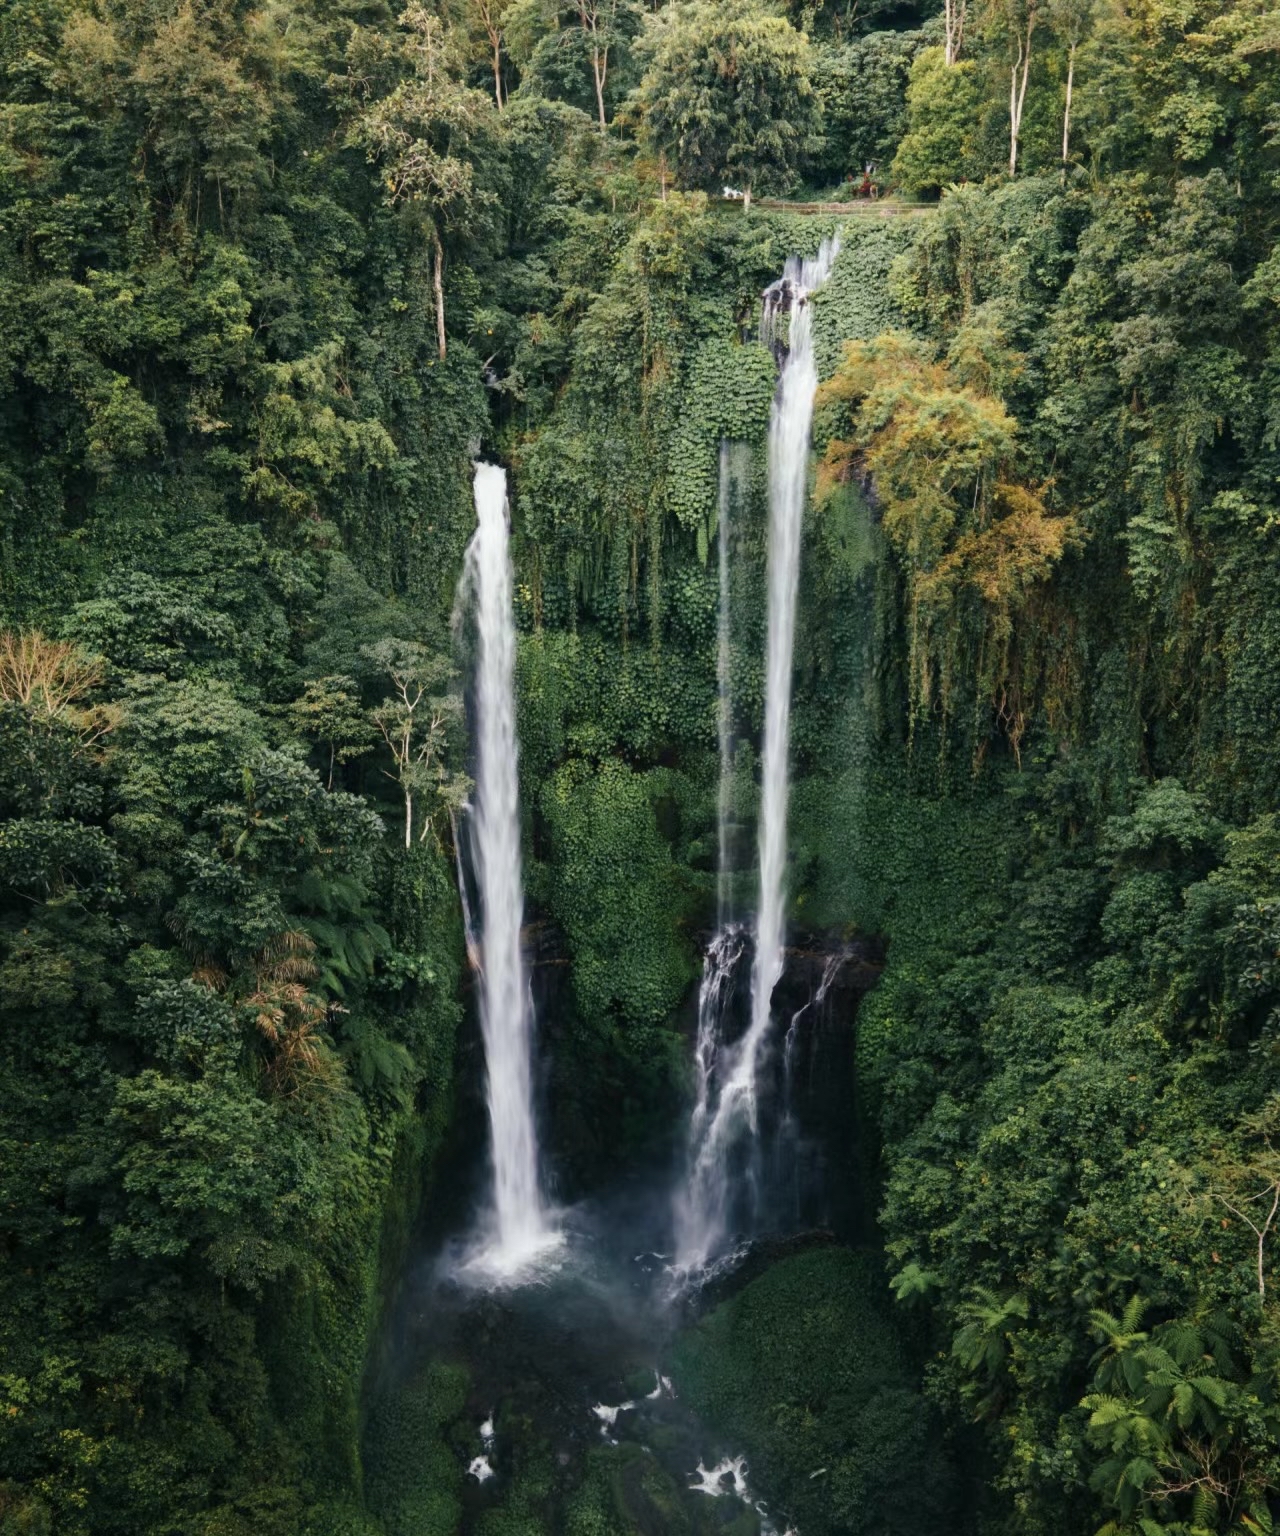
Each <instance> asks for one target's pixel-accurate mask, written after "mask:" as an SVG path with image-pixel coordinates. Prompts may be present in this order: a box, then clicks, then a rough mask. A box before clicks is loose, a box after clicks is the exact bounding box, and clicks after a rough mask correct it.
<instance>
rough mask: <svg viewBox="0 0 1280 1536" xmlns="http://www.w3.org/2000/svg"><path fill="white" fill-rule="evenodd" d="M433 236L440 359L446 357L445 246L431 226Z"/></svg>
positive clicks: (433, 277)
mask: <svg viewBox="0 0 1280 1536" xmlns="http://www.w3.org/2000/svg"><path fill="white" fill-rule="evenodd" d="M431 236H432V239H433V240H434V241H435V247H436V259H435V271H434V273H433V275H432V287H433V288H434V289H435V291H436V342H437V343H438V345H439V347H440V357H441V360H443V358H444V355H445V347H446V344H445V339H444V246H442V245H441V244H440V231H439V230H438V229H436V227H435V225H434V224H433V225H432V226H431Z"/></svg>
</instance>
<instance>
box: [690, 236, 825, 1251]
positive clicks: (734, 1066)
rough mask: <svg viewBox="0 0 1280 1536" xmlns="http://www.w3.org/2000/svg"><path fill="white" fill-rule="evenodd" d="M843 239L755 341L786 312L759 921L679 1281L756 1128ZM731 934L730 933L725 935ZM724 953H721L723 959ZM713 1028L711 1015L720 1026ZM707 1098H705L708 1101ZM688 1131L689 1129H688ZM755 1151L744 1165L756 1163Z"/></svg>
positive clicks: (788, 287)
mask: <svg viewBox="0 0 1280 1536" xmlns="http://www.w3.org/2000/svg"><path fill="white" fill-rule="evenodd" d="M839 249H840V242H839V237H838V236H832V237H831V238H830V239H828V240H824V241H823V243H822V246H821V248H820V249H819V251H818V254H817V256H816V257H813V258H801V257H797V256H792V257H790V258H789V259H788V261H787V265H786V268H785V269H784V271H783V274H782V277H781V278H780V279H779V280H778V281H777V282H776V283H773V284H771V285H770V287H769V288H768V289H766V291H765V295H764V306H763V312H762V315H761V321H760V336H761V340H762V341H763V342H764V343H765V344H766V345H767V346H770V347H772V348H773V349H774V350H775V352H776V351H779V350H780V349H781V347H782V345H783V339H782V334H781V332H782V317H783V316H788V317H789V334H788V336H787V339H786V343H785V346H786V351H785V356H784V358H783V362H782V372H781V377H780V379H779V381H778V391H777V394H776V396H775V397H774V402H773V411H772V414H771V416H770V419H769V586H768V640H767V644H766V651H765V722H764V743H763V751H762V757H763V770H762V780H761V794H760V848H759V856H760V895H759V904H758V907H757V910H756V921H755V953H754V957H753V961H752V970H751V1017H750V1021H749V1022H748V1025H747V1028H746V1031H745V1033H744V1034H743V1036H742V1038H741V1039H740V1040H739V1041H738V1042H737V1044H736V1046H734V1047H733V1048H732V1057H731V1059H730V1060H729V1061H728V1063H727V1064H726V1067H725V1070H724V1071H723V1072H717V1071H716V1070H715V1065H716V1064H715V1063H714V1061H713V1062H712V1063H711V1065H710V1067H709V1068H708V1071H707V1074H706V1081H705V1082H704V1081H703V1076H704V1074H703V1066H702V1063H701V1061H700V1062H699V1066H698V1072H699V1087H698V1093H699V1103H700V1104H701V1116H700V1117H699V1103H695V1107H694V1120H695V1122H699V1123H698V1124H697V1126H696V1134H694V1135H693V1136H692V1137H691V1149H692V1155H691V1159H690V1167H689V1179H688V1186H687V1188H686V1189H685V1190H684V1191H683V1192H682V1193H681V1195H680V1197H679V1198H678V1200H677V1207H676V1259H675V1267H676V1271H677V1273H679V1274H690V1273H696V1272H697V1271H698V1270H701V1269H703V1268H705V1267H706V1265H707V1263H708V1262H709V1261H710V1260H711V1259H713V1258H714V1257H716V1256H717V1255H718V1254H719V1252H720V1249H721V1246H722V1244H723V1242H724V1239H725V1237H726V1235H727V1228H728V1220H729V1215H730V1210H731V1206H732V1204H733V1190H732V1187H731V1183H732V1179H733V1161H732V1154H733V1151H734V1147H735V1145H736V1144H737V1142H738V1139H739V1137H740V1135H741V1134H742V1133H743V1132H744V1131H745V1132H746V1133H747V1134H748V1135H750V1136H751V1137H752V1139H753V1141H754V1138H755V1136H756V1132H757V1128H758V1127H757V1115H756V1108H757V1105H756V1087H757V1074H758V1070H759V1065H760V1058H761V1051H762V1048H763V1046H764V1043H765V1040H766V1038H767V1036H768V1033H769V1025H770V1022H771V1019H772V1000H773V990H774V988H775V987H776V986H777V984H778V981H779V978H780V977H781V975H782V958H783V955H782V951H783V942H784V939H785V936H786V863H787V803H788V798H789V790H790V784H789V778H788V757H789V749H790V737H791V666H792V653H793V649H794V644H795V627H796V600H797V597H798V594H799V585H800V542H801V530H802V526H803V522H804V508H805V502H806V499H807V492H808V478H809V435H810V428H811V426H812V423H813V400H814V395H815V394H816V393H817V388H818V367H817V361H816V359H815V356H814V350H813V323H812V322H813V317H812V313H811V308H810V304H809V295H810V294H811V293H812V292H813V291H814V289H816V288H818V287H820V286H821V285H822V284H823V283H824V282H825V281H826V279H827V277H828V275H829V274H830V272H831V268H832V265H833V263H834V262H835V259H836V256H837V254H838V253H839ZM723 937H724V938H726V939H727V937H728V935H727V934H726V935H723ZM716 949H717V946H716V945H713V946H712V951H710V952H708V956H707V966H708V970H707V971H704V975H703V985H702V994H701V995H700V998H699V1045H700V1046H701V1043H702V1034H703V1020H702V1002H703V998H704V997H706V996H707V995H708V992H709V989H711V983H712V982H713V981H714V989H711V990H712V995H720V996H722V995H723V994H724V992H725V991H726V990H727V985H728V983H727V980H724V979H720V980H715V979H714V978H713V976H712V974H711V967H712V964H713V960H715V959H716V954H715V952H716ZM729 953H730V951H729V949H728V946H727V944H726V945H724V946H722V948H721V951H720V959H719V961H718V962H717V963H719V964H723V963H724V960H726V959H727V958H728V954H729ZM716 1022H717V1025H718V1020H717V1021H716ZM713 1078H718V1079H719V1097H718V1099H717V1101H716V1103H715V1107H714V1109H712V1108H711V1106H710V1091H711V1081H712V1079H713ZM704 1091H705V1093H706V1098H705V1099H704V1097H703V1095H704ZM690 1129H691V1132H693V1131H695V1126H694V1125H691V1127H690ZM756 1161H757V1159H756V1157H755V1155H754V1149H753V1155H752V1157H751V1158H750V1159H749V1160H748V1166H750V1167H754V1166H755V1163H756Z"/></svg>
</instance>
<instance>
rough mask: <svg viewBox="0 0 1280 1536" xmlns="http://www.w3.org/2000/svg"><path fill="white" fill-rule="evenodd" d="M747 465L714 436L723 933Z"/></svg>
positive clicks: (719, 912) (719, 911)
mask: <svg viewBox="0 0 1280 1536" xmlns="http://www.w3.org/2000/svg"><path fill="white" fill-rule="evenodd" d="M750 465H751V449H750V446H749V445H748V444H747V443H740V442H730V441H729V439H728V438H724V437H722V438H721V439H720V488H719V501H718V508H717V518H716V529H717V532H716V545H717V562H718V566H719V575H720V611H719V616H718V621H717V626H716V693H717V697H716V734H717V736H718V738H719V746H720V789H719V794H718V796H717V800H716V851H717V860H716V927H717V929H718V930H719V931H720V932H723V930H724V926H725V924H726V922H727V921H728V920H729V918H730V916H731V910H732V905H733V850H732V848H731V846H730V823H731V821H732V818H733V812H734V804H733V674H732V661H733V625H732V622H731V617H732V605H731V603H730V587H731V583H730V565H729V533H730V528H731V526H732V524H731V518H732V515H733V507H734V503H735V501H739V502H740V501H741V498H742V496H743V494H744V492H745V489H746V485H747V476H748V472H749V470H750Z"/></svg>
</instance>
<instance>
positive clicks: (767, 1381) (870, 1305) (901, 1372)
mask: <svg viewBox="0 0 1280 1536" xmlns="http://www.w3.org/2000/svg"><path fill="white" fill-rule="evenodd" d="M887 1304H888V1298H887V1296H886V1294H885V1292H884V1285H883V1280H882V1278H881V1276H880V1275H879V1274H878V1273H877V1270H876V1266H875V1264H874V1262H872V1261H869V1260H867V1259H865V1258H863V1257H862V1256H860V1255H858V1254H854V1253H851V1252H849V1251H848V1250H845V1249H831V1250H818V1251H816V1252H812V1253H807V1254H802V1255H800V1256H798V1257H796V1258H791V1259H784V1260H782V1261H781V1262H779V1263H778V1264H775V1265H774V1266H773V1268H772V1269H770V1270H769V1271H768V1273H767V1274H765V1275H764V1276H762V1277H761V1278H760V1279H758V1280H755V1281H753V1282H752V1283H751V1284H750V1285H748V1286H747V1287H746V1289H745V1290H743V1291H741V1292H740V1293H739V1294H738V1295H736V1296H734V1297H733V1298H732V1299H731V1300H730V1301H727V1302H724V1303H723V1304H722V1305H721V1306H719V1307H718V1308H716V1309H715V1310H714V1311H713V1312H711V1313H710V1314H709V1315H708V1316H707V1317H706V1318H705V1319H704V1320H703V1321H702V1322H701V1324H700V1325H699V1326H698V1327H697V1328H696V1329H695V1330H693V1331H692V1332H691V1333H690V1334H688V1335H686V1336H685V1337H684V1338H683V1339H682V1340H681V1343H680V1348H679V1353H678V1356H677V1370H678V1373H679V1381H680V1386H681V1390H682V1391H684V1392H686V1393H687V1394H689V1395H691V1397H692V1399H693V1401H694V1403H695V1404H696V1406H697V1407H698V1408H699V1409H700V1411H702V1412H704V1413H706V1414H707V1415H708V1416H710V1417H711V1418H712V1419H713V1420H714V1422H716V1423H717V1424H718V1425H720V1426H722V1427H723V1428H724V1429H725V1430H726V1431H727V1432H728V1433H729V1434H731V1435H732V1436H733V1437H734V1439H735V1443H740V1444H741V1445H742V1446H743V1447H744V1449H745V1450H746V1452H747V1455H748V1456H749V1458H750V1464H751V1468H752V1474H753V1476H755V1477H757V1478H760V1479H763V1480H764V1481H765V1483H766V1486H768V1487H769V1488H770V1489H771V1491H772V1495H773V1498H774V1499H775V1500H776V1502H777V1503H778V1504H780V1505H781V1506H782V1507H783V1508H785V1509H786V1511H787V1514H788V1516H789V1517H790V1518H791V1519H792V1520H794V1521H795V1523H796V1524H797V1525H800V1526H801V1527H802V1528H803V1529H807V1530H812V1531H815V1532H817V1533H819V1536H824V1533H826V1532H833V1531H848V1532H864V1531H865V1532H868V1533H869V1532H873V1531H874V1532H883V1533H885V1536H889V1533H894V1532H899V1531H901V1532H904V1533H905V1532H907V1531H911V1530H918V1529H920V1527H921V1526H922V1525H926V1526H928V1525H933V1524H935V1523H941V1522H942V1521H943V1520H945V1518H946V1514H947V1510H948V1508H949V1507H950V1504H951V1499H950V1489H949V1481H950V1469H949V1467H948V1464H947V1460H946V1457H945V1455H944V1454H943V1453H942V1450H941V1445H940V1435H939V1428H938V1423H937V1420H936V1418H935V1417H934V1416H933V1415H932V1414H931V1413H930V1411H929V1408H928V1406H927V1405H926V1404H925V1402H924V1401H923V1400H922V1398H921V1397H920V1395H919V1393H918V1392H917V1391H916V1390H914V1388H913V1386H912V1374H911V1372H910V1370H909V1368H908V1366H907V1363H906V1360H905V1358H904V1352H903V1350H902V1347H901V1345H900V1343H899V1342H898V1340H897V1338H896V1337H895V1333H894V1328H893V1324H892V1322H891V1320H890V1318H889V1317H888V1316H887V1315H886V1310H885V1309H886V1307H887Z"/></svg>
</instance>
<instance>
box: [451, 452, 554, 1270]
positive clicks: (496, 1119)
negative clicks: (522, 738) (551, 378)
mask: <svg viewBox="0 0 1280 1536" xmlns="http://www.w3.org/2000/svg"><path fill="white" fill-rule="evenodd" d="M475 500H476V519H477V526H476V531H475V534H474V536H473V538H472V540H471V543H470V544H469V545H468V546H467V555H466V564H465V567H464V571H463V579H462V592H461V596H462V597H463V598H464V600H465V601H467V602H468V603H469V605H470V608H471V612H472V614H473V616H474V625H475V688H474V716H475V727H474V739H475V749H476V750H475V756H476V761H475V780H476V783H475V796H474V805H473V809H472V814H471V817H470V826H471V832H472V838H471V850H472V860H473V864H474V869H475V877H476V888H477V893H478V897H479V902H478V907H479V911H478V928H479V931H478V933H477V934H476V935H475V936H474V942H473V944H472V946H471V947H472V948H473V950H474V952H475V954H476V955H477V957H478V963H479V969H480V1025H481V1030H482V1032H483V1035H484V1052H485V1078H486V1088H487V1095H488V1106H489V1136H490V1146H491V1150H492V1162H493V1205H492V1209H491V1212H490V1213H489V1217H488V1221H487V1223H486V1227H487V1230H485V1231H484V1232H483V1233H482V1238H481V1248H480V1250H479V1252H478V1253H477V1255H476V1256H475V1258H474V1259H473V1264H474V1266H475V1267H476V1268H477V1270H479V1271H480V1272H481V1273H492V1274H494V1275H495V1276H497V1277H501V1276H503V1275H509V1274H514V1273H516V1272H517V1271H519V1270H520V1268H521V1267H522V1266H523V1265H524V1264H526V1263H527V1262H528V1261H529V1260H530V1259H531V1258H533V1257H534V1256H535V1255H536V1254H538V1253H539V1252H540V1251H541V1250H543V1249H544V1248H546V1247H547V1246H548V1244H549V1243H550V1242H552V1241H553V1239H554V1237H555V1229H554V1225H553V1223H552V1221H551V1218H550V1215H549V1213H548V1210H547V1207H546V1203H545V1200H544V1196H543V1191H542V1186H541V1180H540V1173H539V1166H540V1165H539V1158H538V1138H537V1131H536V1128H535V1124H534V1109H533V1059H532V1058H533V1032H534V1018H533V1002H532V997H531V993H530V989H529V977H528V972H527V970H526V967H525V962H524V955H523V952H522V950H521V947H520V930H521V926H522V925H523V922H524V887H523V880H522V872H521V859H520V797H519V780H518V774H517V745H516V701H515V665H516V629H515V614H514V609H513V596H512V574H511V556H510V553H509V550H508V528H507V477H506V472H505V470H503V469H502V468H501V467H500V466H498V465H496V464H477V465H476V470H475ZM463 896H464V900H465V896H466V889H465V881H464V882H463Z"/></svg>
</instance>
